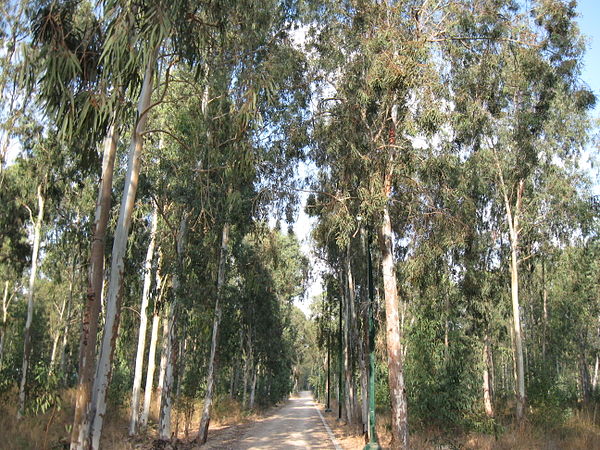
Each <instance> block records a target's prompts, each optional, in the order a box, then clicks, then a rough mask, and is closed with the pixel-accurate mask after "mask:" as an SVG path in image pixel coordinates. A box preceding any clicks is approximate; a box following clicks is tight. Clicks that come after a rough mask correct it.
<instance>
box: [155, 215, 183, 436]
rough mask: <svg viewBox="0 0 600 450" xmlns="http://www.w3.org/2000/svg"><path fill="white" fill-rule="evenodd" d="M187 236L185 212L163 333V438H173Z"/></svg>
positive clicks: (161, 434)
mask: <svg viewBox="0 0 600 450" xmlns="http://www.w3.org/2000/svg"><path fill="white" fill-rule="evenodd" d="M186 236H187V215H186V214H185V213H184V215H183V217H182V219H181V222H180V223H179V231H178V234H177V238H176V239H177V242H176V247H177V261H178V266H179V267H178V270H177V271H176V272H175V273H174V274H173V301H172V302H171V304H170V305H169V319H168V323H167V324H166V330H165V331H166V334H163V342H164V345H163V355H164V371H163V367H162V364H163V360H162V359H161V372H162V373H161V375H162V384H161V394H160V413H159V420H158V437H159V439H161V440H168V439H170V438H171V411H172V408H173V385H174V382H175V365H176V364H177V348H178V345H177V329H176V327H177V309H178V307H177V300H178V296H179V295H180V289H181V274H180V272H181V271H182V270H183V252H184V249H185V240H186Z"/></svg>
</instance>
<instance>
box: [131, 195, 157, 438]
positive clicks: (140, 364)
mask: <svg viewBox="0 0 600 450" xmlns="http://www.w3.org/2000/svg"><path fill="white" fill-rule="evenodd" d="M151 220H152V225H151V231H150V244H149V245H148V251H147V252H146V261H145V264H144V287H143V289H142V304H141V306H140V330H139V334H138V345H137V354H136V357H135V372H134V376H133V389H132V393H131V418H130V421H129V435H130V436H133V435H134V434H136V432H137V424H138V419H139V406H140V390H141V388H142V370H143V368H144V352H145V350H146V329H147V327H148V314H147V309H148V300H149V298H150V287H151V286H152V261H153V259H154V245H155V243H156V228H157V224H158V205H157V204H156V202H155V203H154V208H153V211H152V219H151Z"/></svg>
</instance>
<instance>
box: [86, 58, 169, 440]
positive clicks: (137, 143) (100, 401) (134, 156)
mask: <svg viewBox="0 0 600 450" xmlns="http://www.w3.org/2000/svg"><path fill="white" fill-rule="evenodd" d="M157 53H158V52H157V51H156V50H155V51H154V54H153V55H152V57H151V58H150V60H149V61H148V65H147V67H146V72H145V73H144V81H143V83H142V90H141V92H140V98H139V102H138V108H137V121H136V124H135V128H134V130H133V136H132V139H131V146H130V148H129V155H128V164H127V174H126V176H125V185H124V187H123V198H122V201H121V207H120V209H119V219H118V221H117V226H116V229H115V237H114V243H113V249H112V260H111V267H110V282H109V285H108V293H107V298H106V316H105V319H104V330H103V336H102V343H101V347H100V355H99V358H98V367H97V369H96V376H95V377H94V387H93V398H92V403H93V407H92V409H93V411H92V413H93V419H92V421H91V423H92V428H91V432H90V438H91V446H92V448H94V449H97V448H99V446H100V436H101V434H102V426H103V423H104V414H105V413H106V393H107V390H108V383H109V380H110V373H111V368H112V367H111V366H112V359H113V353H114V349H115V343H116V339H117V333H118V328H119V319H120V310H121V307H120V304H119V303H120V296H121V290H122V284H123V272H124V270H125V264H124V257H125V252H126V250H127V240H128V238H129V229H130V227H131V216H132V214H133V207H134V204H135V196H136V192H137V187H138V179H139V174H140V169H141V156H142V150H143V142H144V138H143V136H142V133H143V132H144V129H145V127H146V121H147V120H148V108H149V107H150V99H151V97H152V84H153V78H154V65H155V64H156V57H157Z"/></svg>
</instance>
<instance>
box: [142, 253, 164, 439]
mask: <svg viewBox="0 0 600 450" xmlns="http://www.w3.org/2000/svg"><path fill="white" fill-rule="evenodd" d="M161 266H162V255H161V254H160V250H159V257H158V269H157V271H156V292H157V297H156V299H155V300H154V313H153V314H152V331H151V333H150V348H149V349H148V368H147V370H146V388H145V389H144V407H143V409H142V415H141V417H140V426H141V427H142V428H145V427H146V426H147V425H148V416H149V414H150V405H151V403H152V384H153V381H154V370H155V367H156V343H157V342H158V327H159V325H160V304H161V300H162V294H163V292H164V291H163V290H164V287H163V279H162V278H161Z"/></svg>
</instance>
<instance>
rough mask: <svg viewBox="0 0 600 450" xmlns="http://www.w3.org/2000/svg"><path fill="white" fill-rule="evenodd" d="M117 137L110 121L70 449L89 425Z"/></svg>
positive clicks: (80, 446)
mask: <svg viewBox="0 0 600 450" xmlns="http://www.w3.org/2000/svg"><path fill="white" fill-rule="evenodd" d="M118 140H119V131H118V127H117V125H116V124H115V123H114V122H113V124H112V125H111V127H110V130H109V132H108V135H107V137H106V139H105V140H104V150H103V156H102V175H101V179H100V188H99V190H98V199H97V201H96V212H95V217H94V235H93V237H92V246H91V252H90V268H89V275H88V288H87V296H86V302H85V305H84V311H83V318H82V321H81V323H82V324H81V336H80V340H79V370H78V372H77V373H78V374H79V376H78V382H77V393H76V396H75V414H74V417H73V427H72V431H71V450H76V449H78V450H81V449H83V448H84V446H85V440H86V438H87V436H88V433H89V427H90V419H91V417H90V407H91V404H90V402H91V393H92V383H93V377H94V372H95V370H96V339H97V335H98V321H99V316H100V309H101V305H102V292H103V284H104V249H105V247H106V229H107V228H108V218H109V214H110V205H111V192H112V181H113V173H114V166H115V155H116V153H117V141H118Z"/></svg>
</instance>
